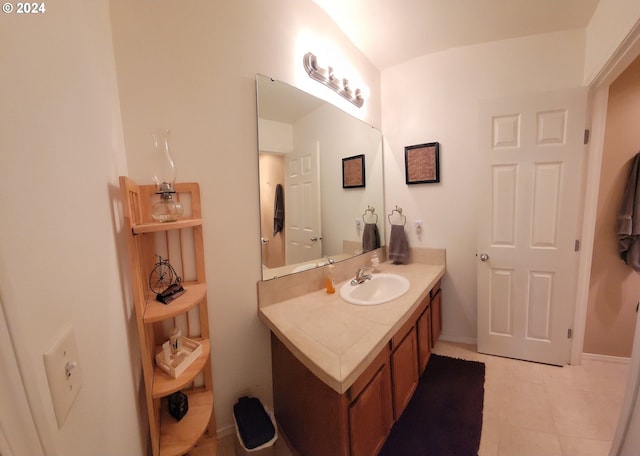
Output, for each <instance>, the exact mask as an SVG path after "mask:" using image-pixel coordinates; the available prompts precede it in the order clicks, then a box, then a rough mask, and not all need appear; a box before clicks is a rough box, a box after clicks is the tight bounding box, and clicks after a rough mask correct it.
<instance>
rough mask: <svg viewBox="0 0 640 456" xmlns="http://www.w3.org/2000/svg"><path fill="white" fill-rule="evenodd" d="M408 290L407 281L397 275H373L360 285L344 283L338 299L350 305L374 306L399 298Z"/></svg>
mask: <svg viewBox="0 0 640 456" xmlns="http://www.w3.org/2000/svg"><path fill="white" fill-rule="evenodd" d="M407 290H409V280H408V279H407V278H406V277H402V276H401V275H397V274H387V273H380V274H373V277H372V278H371V279H370V280H365V281H364V282H362V283H361V284H360V285H351V283H350V282H347V283H345V284H344V285H342V287H341V288H340V297H341V298H342V299H344V300H345V301H347V302H348V303H350V304H356V305H359V306H375V305H376V304H382V303H385V302H389V301H391V300H393V299H396V298H399V297H400V296H402V295H403V294H405V293H406V292H407Z"/></svg>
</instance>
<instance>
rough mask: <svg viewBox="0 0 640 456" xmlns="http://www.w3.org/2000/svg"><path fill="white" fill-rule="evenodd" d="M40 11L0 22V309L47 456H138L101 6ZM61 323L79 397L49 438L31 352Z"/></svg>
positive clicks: (107, 42) (119, 163) (54, 6)
mask: <svg viewBox="0 0 640 456" xmlns="http://www.w3.org/2000/svg"><path fill="white" fill-rule="evenodd" d="M46 8H47V10H46V12H45V13H44V14H41V15H17V14H15V13H14V14H2V16H1V17H0V55H1V56H2V71H0V99H1V100H2V102H1V103H0V151H2V152H1V156H2V165H1V166H0V193H1V194H2V195H3V196H2V198H1V199H0V214H1V215H0V220H1V221H2V228H0V293H1V294H2V298H1V300H2V302H3V305H4V307H5V310H6V319H7V323H8V325H9V327H10V328H11V334H12V336H13V344H14V346H15V348H16V350H17V356H16V357H17V361H18V363H19V365H20V366H21V367H22V369H23V372H22V373H23V381H24V382H25V389H26V393H27V397H28V399H29V401H30V403H31V404H32V407H33V416H34V420H35V422H36V424H37V425H38V428H39V431H40V433H41V434H42V438H43V441H44V443H45V448H46V451H47V453H46V454H48V455H64V456H75V455H78V456H79V455H88V454H93V455H98V454H100V455H140V454H143V447H144V441H143V440H142V439H144V431H143V429H144V428H143V427H142V426H141V425H140V424H139V423H140V419H139V416H140V415H139V411H138V409H137V404H138V395H139V388H140V367H139V361H138V356H137V355H136V348H135V346H136V340H137V336H136V335H135V324H134V323H133V322H132V314H131V312H132V307H131V300H130V299H129V297H128V296H127V295H126V293H125V292H124V291H123V290H124V287H123V282H125V281H124V280H123V273H124V271H123V270H122V269H121V264H126V255H125V256H122V255H124V252H125V250H123V249H122V247H123V243H122V239H121V237H120V235H119V233H118V230H119V227H120V217H119V213H120V211H119V203H118V197H119V195H118V188H117V185H118V180H117V176H118V175H119V174H122V173H126V166H125V154H124V146H123V136H122V128H121V122H120V106H119V103H118V93H117V86H116V78H115V68H114V60H113V49H112V44H111V31H110V27H109V7H108V4H107V2H106V0H100V1H92V2H79V1H72V0H57V1H55V2H46ZM67 324H71V325H72V326H73V328H74V332H75V338H76V342H77V346H78V352H79V353H78V354H79V363H80V367H81V369H82V373H83V378H84V385H83V386H82V389H81V390H80V392H79V395H78V397H77V399H76V401H75V403H74V405H73V407H72V409H71V411H70V413H69V416H68V418H67V420H66V423H65V424H64V426H63V427H62V428H61V429H58V427H57V424H56V419H55V416H54V412H53V406H52V403H51V398H50V395H49V389H48V385H47V378H46V375H45V371H44V364H43V361H42V354H43V353H44V352H46V351H47V350H48V349H49V348H50V346H51V345H52V344H53V343H54V342H55V340H56V339H57V338H58V336H59V335H60V332H61V331H62V329H63V328H64V327H65V326H66V325H67ZM3 348H4V347H3ZM5 393H6V391H2V393H0V394H2V395H4V394H5ZM8 438H9V439H10V440H11V438H12V435H8ZM16 454H28V453H16Z"/></svg>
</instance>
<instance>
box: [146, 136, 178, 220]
mask: <svg viewBox="0 0 640 456" xmlns="http://www.w3.org/2000/svg"><path fill="white" fill-rule="evenodd" d="M152 137H153V146H154V150H153V162H152V172H153V183H154V184H155V185H156V194H157V195H160V200H159V201H157V202H156V203H154V204H153V206H152V208H151V216H152V217H153V219H154V220H155V221H156V222H175V221H176V220H178V218H180V216H181V215H182V212H183V209H182V204H180V202H179V201H177V200H176V199H175V198H174V194H175V192H176V191H175V189H174V185H175V182H176V167H175V165H174V163H173V157H171V152H170V150H169V130H166V129H159V130H156V131H154V132H153V133H152Z"/></svg>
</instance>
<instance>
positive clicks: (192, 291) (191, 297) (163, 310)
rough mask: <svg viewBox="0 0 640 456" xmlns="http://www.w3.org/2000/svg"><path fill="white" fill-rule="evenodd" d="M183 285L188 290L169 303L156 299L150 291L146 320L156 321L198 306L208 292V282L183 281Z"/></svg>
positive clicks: (145, 312)
mask: <svg viewBox="0 0 640 456" xmlns="http://www.w3.org/2000/svg"><path fill="white" fill-rule="evenodd" d="M182 286H183V287H184V289H185V290H186V292H185V293H184V294H183V295H182V296H179V297H177V298H176V299H175V300H173V301H171V302H170V303H169V304H162V303H161V302H159V301H156V297H155V295H154V294H152V293H149V294H148V296H147V306H146V308H145V311H144V322H145V324H148V323H155V322H157V321H161V320H165V319H167V318H171V317H175V316H176V315H180V314H182V313H184V312H187V311H188V310H190V309H191V308H193V307H195V306H197V305H198V304H199V303H200V302H201V301H202V300H203V299H204V298H205V296H206V294H207V284H206V283H192V282H190V283H183V284H182Z"/></svg>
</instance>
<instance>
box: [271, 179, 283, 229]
mask: <svg viewBox="0 0 640 456" xmlns="http://www.w3.org/2000/svg"><path fill="white" fill-rule="evenodd" d="M283 228H284V190H283V189H282V185H280V184H278V185H276V196H275V201H274V202H273V235H274V236H275V235H276V234H278V233H279V232H280V231H282V230H283Z"/></svg>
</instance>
